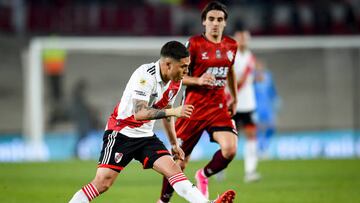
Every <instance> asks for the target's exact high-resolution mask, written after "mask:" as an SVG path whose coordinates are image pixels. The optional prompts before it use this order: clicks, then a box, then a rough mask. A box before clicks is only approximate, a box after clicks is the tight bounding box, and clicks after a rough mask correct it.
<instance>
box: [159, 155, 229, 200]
mask: <svg viewBox="0 0 360 203" xmlns="http://www.w3.org/2000/svg"><path fill="white" fill-rule="evenodd" d="M153 169H154V170H155V171H157V172H159V173H160V174H162V175H164V176H165V177H166V178H167V179H168V181H169V183H170V184H171V186H172V187H173V188H174V190H175V191H176V193H177V194H178V195H179V196H181V197H183V198H184V199H186V200H187V201H188V202H191V203H209V202H214V203H232V202H233V200H234V199H235V192H234V191H232V190H229V191H226V192H225V193H223V194H222V195H221V196H220V197H219V198H218V199H217V200H213V201H210V200H208V198H206V197H205V196H204V195H203V194H202V193H201V192H200V191H199V190H198V188H196V187H195V185H194V184H192V183H191V182H190V181H189V180H188V179H187V177H186V176H185V175H184V173H183V172H182V170H181V168H180V167H179V165H178V164H176V163H175V162H174V161H173V160H172V158H171V156H162V157H160V158H159V159H157V160H156V161H155V162H154V164H153Z"/></svg>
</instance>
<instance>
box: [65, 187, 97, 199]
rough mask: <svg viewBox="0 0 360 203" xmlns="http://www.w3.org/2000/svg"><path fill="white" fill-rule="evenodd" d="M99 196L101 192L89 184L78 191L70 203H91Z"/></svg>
mask: <svg viewBox="0 0 360 203" xmlns="http://www.w3.org/2000/svg"><path fill="white" fill-rule="evenodd" d="M97 196H99V192H98V191H97V189H96V188H95V186H94V185H93V184H91V183H89V184H87V185H85V186H84V187H83V188H81V190H79V191H77V192H76V193H75V194H74V196H73V197H72V198H71V200H70V202H69V203H89V202H90V201H91V200H93V199H94V198H96V197H97Z"/></svg>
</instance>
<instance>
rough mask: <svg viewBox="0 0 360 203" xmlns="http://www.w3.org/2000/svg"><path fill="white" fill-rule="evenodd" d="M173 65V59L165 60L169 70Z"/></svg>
mask: <svg viewBox="0 0 360 203" xmlns="http://www.w3.org/2000/svg"><path fill="white" fill-rule="evenodd" d="M171 63H172V60H171V58H166V59H165V64H166V67H167V69H168V70H170V68H171Z"/></svg>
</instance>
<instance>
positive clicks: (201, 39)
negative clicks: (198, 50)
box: [188, 35, 204, 43]
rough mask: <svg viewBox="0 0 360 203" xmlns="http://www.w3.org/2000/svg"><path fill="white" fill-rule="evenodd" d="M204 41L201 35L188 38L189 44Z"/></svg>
mask: <svg viewBox="0 0 360 203" xmlns="http://www.w3.org/2000/svg"><path fill="white" fill-rule="evenodd" d="M203 40H204V37H203V36H202V35H193V36H191V37H190V38H189V40H188V41H189V42H190V43H197V42H201V41H203Z"/></svg>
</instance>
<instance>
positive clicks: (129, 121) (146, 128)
mask: <svg viewBox="0 0 360 203" xmlns="http://www.w3.org/2000/svg"><path fill="white" fill-rule="evenodd" d="M181 84H182V81H179V82H174V81H171V80H170V81H169V82H168V83H167V84H165V83H164V82H163V81H162V79H161V74H160V64H159V61H157V62H155V63H149V64H144V65H142V66H140V67H139V68H138V69H136V70H135V72H134V73H133V74H132V76H131V77H130V80H129V82H128V83H127V85H126V88H125V90H124V92H123V95H122V97H121V100H120V102H119V103H118V104H117V105H116V107H115V108H114V111H113V113H112V114H111V116H110V117H109V119H108V122H107V124H106V129H105V130H116V131H119V132H120V133H121V134H124V135H126V136H128V137H150V136H153V135H154V133H153V128H154V123H155V120H145V121H137V120H135V118H134V115H133V108H134V106H133V100H134V99H138V100H144V101H147V102H148V106H151V107H153V108H156V109H163V108H165V107H167V106H168V105H173V104H174V102H175V97H176V95H177V94H178V92H179V90H180V89H181Z"/></svg>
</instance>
